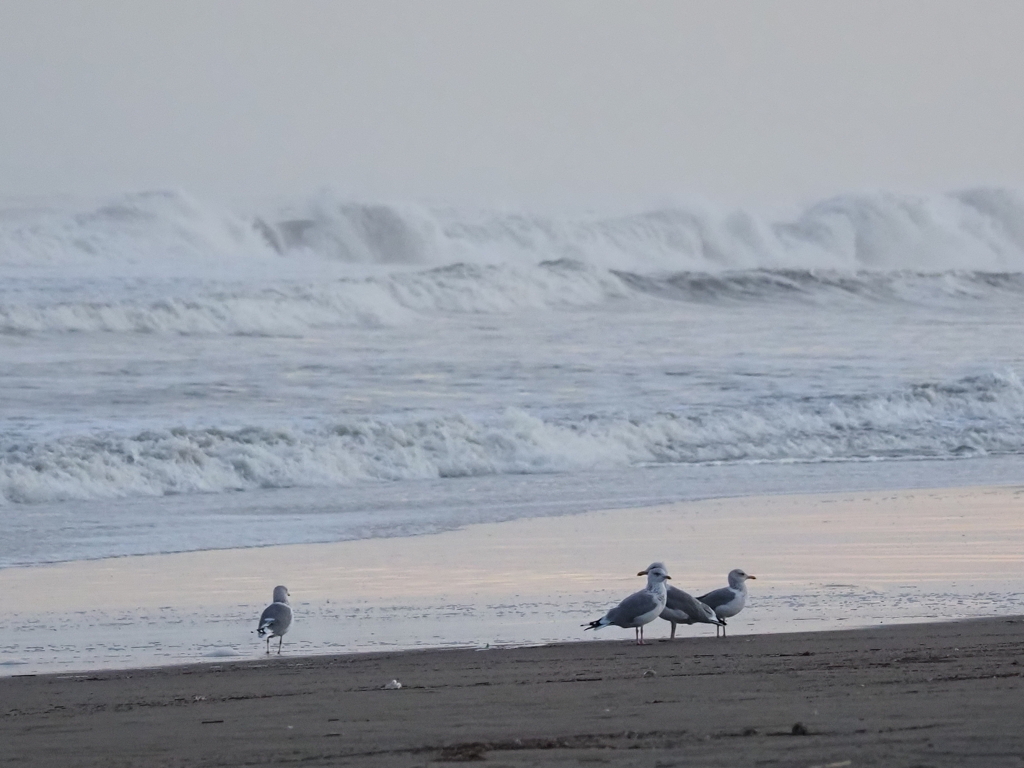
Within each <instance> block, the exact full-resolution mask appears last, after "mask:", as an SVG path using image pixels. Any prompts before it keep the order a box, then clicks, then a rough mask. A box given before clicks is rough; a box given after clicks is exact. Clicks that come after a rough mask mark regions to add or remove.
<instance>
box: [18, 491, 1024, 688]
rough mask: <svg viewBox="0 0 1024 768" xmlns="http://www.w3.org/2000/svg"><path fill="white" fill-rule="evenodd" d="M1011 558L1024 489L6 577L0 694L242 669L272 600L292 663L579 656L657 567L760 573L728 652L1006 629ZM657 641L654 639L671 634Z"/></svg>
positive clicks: (530, 526) (620, 519)
mask: <svg viewBox="0 0 1024 768" xmlns="http://www.w3.org/2000/svg"><path fill="white" fill-rule="evenodd" d="M1022 551H1024V488H1020V487H1013V486H1008V487H993V488H945V489H920V490H907V491H885V492H870V493H868V492H861V493H836V494H823V495H812V496H803V495H792V496H789V495H787V496H761V497H747V498H730V499H710V500H706V501H699V502H684V503H679V504H671V505H665V506H662V507H651V508H646V509H626V510H609V511H600V512H590V513H585V514H580V515H569V516H565V517H557V518H533V519H522V520H515V521H511V522H506V523H488V524H483V525H473V526H468V527H466V528H463V529H460V530H456V531H448V532H446V533H439V534H434V535H426V536H411V537H407V538H397V539H366V540H361V541H347V542H338V543H333V544H307V545H295V546H277V547H266V548H261V549H243V550H222V551H203V552H188V553H183V554H169V555H151V556H145V557H125V558H115V559H110V560H98V561H91V562H75V563H63V564H57V565H51V566H35V567H27V568H6V569H0V677H2V676H6V675H9V674H16V673H28V672H34V673H48V672H70V671H83V670H96V669H103V668H105V669H118V668H119V669H127V668H137V667H143V666H163V665H166V664H170V663H192V662H195V661H201V660H203V659H204V658H214V659H220V658H221V657H224V656H225V655H234V656H238V657H248V658H253V657H254V656H256V655H257V654H258V653H259V652H260V650H261V648H260V642H259V638H257V637H256V635H255V634H253V629H254V628H255V624H256V619H257V617H258V616H259V615H260V612H261V611H262V610H263V608H264V606H265V605H266V604H267V601H268V600H269V599H270V595H271V591H272V589H273V587H274V585H276V584H286V585H287V586H288V588H289V589H290V591H291V595H292V598H291V599H292V603H293V606H294V608H295V612H296V614H295V615H296V620H295V623H294V625H293V626H292V629H291V631H290V632H289V634H288V637H287V639H286V642H285V647H286V649H287V650H289V652H291V653H293V654H299V653H301V654H304V655H311V654H316V653H326V654H338V653H349V652H353V651H369V652H375V651H395V650H415V649H420V648H426V647H437V646H456V645H458V646H463V647H477V646H483V645H491V646H494V645H523V644H538V643H561V642H572V641H577V640H588V641H590V640H591V638H592V637H593V635H594V633H590V632H588V633H585V634H584V633H583V632H582V631H581V630H580V624H581V623H583V622H585V621H589V620H591V619H594V618H597V617H599V616H601V615H602V614H603V613H604V612H605V611H606V610H607V609H608V608H609V607H610V606H611V605H614V604H615V603H616V602H618V601H619V600H620V599H621V598H622V597H623V596H625V595H627V594H629V593H630V592H633V591H634V590H636V589H639V588H640V586H641V585H642V583H643V579H638V578H637V576H636V573H637V571H638V570H639V569H641V568H643V567H645V566H646V565H647V564H648V563H650V562H651V561H653V560H662V561H664V562H666V563H667V564H668V568H669V572H670V573H671V574H672V577H673V582H672V583H673V584H675V585H677V586H680V587H682V588H683V589H686V590H688V591H691V592H693V593H694V594H703V593H704V592H706V591H709V590H711V589H714V588H716V587H719V586H723V585H724V584H725V575H726V573H727V572H728V571H729V570H730V569H731V568H735V567H742V568H744V569H745V570H746V571H747V572H748V573H753V574H755V575H756V576H757V581H756V582H752V583H751V585H750V599H749V602H748V605H747V607H746V608H745V609H744V611H743V612H742V613H741V614H739V615H738V616H736V617H735V618H734V619H732V620H731V622H730V629H731V630H733V631H735V632H736V633H737V634H744V635H749V634H764V633H769V632H792V631H797V630H799V631H808V630H819V629H820V630H829V629H845V628H851V627H861V626H878V625H889V624H894V623H900V622H917V621H941V620H949V619H960V618H974V617H983V616H997V615H1011V614H1020V613H1024V566H1022V560H1021V552H1022ZM660 624H661V625H662V626H660V628H659V627H654V628H652V634H653V636H654V637H663V636H665V635H667V634H668V625H667V624H665V623H664V622H660ZM709 629H710V628H708V627H703V628H702V627H690V628H681V629H680V631H681V632H682V634H683V635H684V636H687V637H692V636H705V635H707V634H708V632H709ZM607 632H608V633H609V634H600V635H597V637H596V638H594V639H606V638H614V637H615V636H616V635H614V634H610V633H611V632H612V630H607ZM619 632H620V634H623V635H625V634H631V633H627V632H621V631H619ZM710 634H712V635H714V632H713V631H711V632H710Z"/></svg>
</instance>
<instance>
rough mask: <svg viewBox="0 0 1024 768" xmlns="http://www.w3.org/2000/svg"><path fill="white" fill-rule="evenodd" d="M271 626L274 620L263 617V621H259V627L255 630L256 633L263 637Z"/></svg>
mask: <svg viewBox="0 0 1024 768" xmlns="http://www.w3.org/2000/svg"><path fill="white" fill-rule="evenodd" d="M273 627H274V620H273V619H264V620H263V621H261V622H260V626H259V629H257V630H256V634H257V635H259V636H260V637H263V636H264V635H265V634H267V632H269V631H270V630H271V629H272V628H273Z"/></svg>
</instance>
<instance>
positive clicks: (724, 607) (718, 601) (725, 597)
mask: <svg viewBox="0 0 1024 768" xmlns="http://www.w3.org/2000/svg"><path fill="white" fill-rule="evenodd" d="M756 578H757V577H756V576H748V575H747V574H746V572H745V571H743V569H742V568H737V569H735V570H733V571H729V586H728V587H722V588H721V589H716V590H715V591H713V592H708V593H707V594H706V595H701V596H700V597H698V598H697V599H698V600H700V601H701V602H702V603H704V604H705V605H707V606H708V607H709V608H711V610H713V611H714V612H715V616H717V617H718V618H719V620H720V621H721V630H722V637H725V620H726V619H728V618H730V617H732V616H735V615H736V614H737V613H739V612H740V611H742V610H743V606H744V604H745V603H746V602H747V585H746V581H747V579H756ZM715 637H718V629H717V628H716V629H715Z"/></svg>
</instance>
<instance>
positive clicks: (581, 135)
mask: <svg viewBox="0 0 1024 768" xmlns="http://www.w3.org/2000/svg"><path fill="white" fill-rule="evenodd" d="M1022 137H1024V2H1020V1H1019V0H1005V1H996V0H962V2H947V1H946V0H918V1H915V2H907V1H905V0H881V1H878V2H876V1H875V0H843V1H842V2H840V1H839V0H806V1H805V0H800V1H795V0H771V2H769V1H768V0H752V1H747V2H742V1H736V2H730V1H729V0H708V1H707V2H687V1H686V0H675V1H669V2H642V1H640V0H629V1H626V0H616V2H606V1H602V0H585V1H579V2H576V1H569V0H539V1H534V0H516V1H515V2H498V1H488V0H464V1H462V2H450V1H447V0H430V1H427V0H420V1H419V2H412V1H411V0H410V1H409V2H391V1H390V0H365V1H364V2H347V1H345V0H319V1H318V0H281V1H280V2H278V1H277V0H121V1H120V2H114V1H112V0H90V1H89V2H78V1H77V0H0V194H14V195H20V194H40V193H43V194H47V193H51V192H70V193H75V194H82V193H88V194H93V193H100V194H108V193H112V192H121V191H128V190H136V189H149V188H167V187H177V188H182V189H185V190H187V191H189V192H191V193H193V194H196V195H198V196H200V197H209V198H214V199H227V200H231V199H236V198H241V199H249V198H254V197H264V196H267V195H271V194H285V195H292V194H303V195H304V194H308V193H311V192H313V191H315V190H317V189H318V188H320V187H323V186H333V187H335V188H337V189H338V190H340V191H342V192H343V193H346V194H355V195H362V196H385V197H390V198H411V199H427V200H435V201H439V200H450V201H452V202H456V203H468V202H477V201H479V202H483V203H491V202H501V201H504V202H515V203H519V204H524V205H527V206H528V205H530V204H531V203H535V202H540V203H545V204H547V203H572V202H581V201H598V200H605V201H606V200H609V199H612V200H614V199H623V200H630V201H652V200H657V199H664V198H665V197H678V196H693V195H696V196H700V197H705V198H708V199H711V200H717V201H721V202H724V203H728V204H750V203H754V204H774V203H782V202H786V201H800V200H810V199H814V198H816V197H820V196H824V195H828V194H832V193H835V192H840V191H846V190H862V189H877V188H885V189H892V190H899V191H917V190H922V191H932V190H945V189H950V188H956V187H962V186H967V185H976V184H986V185H989V184H992V185H1009V186H1014V187H1024V140H1022Z"/></svg>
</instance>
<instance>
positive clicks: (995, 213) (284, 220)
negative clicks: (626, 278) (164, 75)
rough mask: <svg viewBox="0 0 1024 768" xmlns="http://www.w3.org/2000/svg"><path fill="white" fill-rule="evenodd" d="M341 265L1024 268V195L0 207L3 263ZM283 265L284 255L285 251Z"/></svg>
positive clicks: (180, 200)
mask: <svg viewBox="0 0 1024 768" xmlns="http://www.w3.org/2000/svg"><path fill="white" fill-rule="evenodd" d="M301 253H306V254H315V255H316V256H318V257H320V258H322V259H325V260H332V261H341V262H347V263H368V264H385V265H420V266H440V265H445V264H451V263H456V262H467V263H495V262H509V261H515V262H519V263H526V264H536V263H537V262H539V261H552V260H558V259H563V258H568V259H574V260H577V261H581V262H584V263H588V264H594V265H597V266H601V267H606V268H615V269H623V270H631V271H640V272H648V271H652V270H654V271H670V272H683V271H698V272H706V271H711V272H717V271H722V270H738V269H826V270H842V271H857V270H864V269H868V270H882V271H892V270H910V271H922V272H941V271H946V270H967V271H988V272H1006V271H1016V272H1019V271H1021V270H1022V269H1024V199H1022V198H1021V196H1020V195H1019V194H1017V193H1015V192H1011V191H1006V190H999V189H978V190H970V191H964V192H958V193H952V194H946V195H932V196H911V195H903V196H900V195H893V194H882V193H879V194H874V195H842V196H837V197H834V198H831V199H829V200H826V201H823V202H821V203H818V204H815V205H812V206H810V207H809V208H807V209H806V210H805V211H804V212H803V213H801V214H800V215H799V216H797V217H795V218H794V219H793V220H790V221H771V220H766V219H764V218H762V217H758V216H755V215H753V214H751V213H748V212H744V211H720V210H715V209H712V208H709V207H705V208H697V207H675V208H669V207H663V208H660V209H656V210H648V211H642V212H638V213H629V214H617V215H607V214H605V215H596V214H591V215H577V216H565V215H560V216H559V215H541V214H525V213H511V212H500V211H491V212H487V211H483V212H481V211H473V212H469V211H455V210H450V209H428V208H424V207H416V206H410V205H389V204H373V203H364V202H358V201H343V200H338V199H337V198H335V197H332V196H330V195H321V196H319V197H317V198H314V199H312V200H310V201H308V202H305V203H301V204H295V205H291V206H288V207H286V208H282V209H280V210H276V211H274V210H271V211H265V212H262V213H261V214H259V215H241V214H238V213H233V212H229V211H225V210H220V209H218V208H216V207H214V206H210V205H207V204H204V203H200V202H198V201H196V200H194V199H192V198H190V197H189V196H187V195H185V194H183V193H179V192H150V193H140V194H132V195H125V196H123V197H121V198H118V199H116V200H113V201H110V202H108V203H106V204H104V205H101V206H99V207H95V208H92V209H84V210H83V209H78V210H74V209H68V207H67V206H62V207H59V208H54V209H52V210H39V209H38V208H35V209H30V210H25V209H18V208H12V207H8V208H7V209H6V210H0V263H2V264H7V265H22V266H32V265H45V264H61V265H66V264H69V263H83V262H84V263H90V264H94V265H95V264H96V263H97V262H99V263H102V262H114V263H120V264H121V265H122V266H123V265H124V264H126V263H130V264H136V265H148V266H149V267H151V268H152V269H153V270H155V271H156V272H157V273H159V274H165V273H166V271H167V270H168V269H173V268H174V267H175V266H178V265H180V264H188V265H189V266H190V267H195V266H196V265H205V266H206V267H208V268H214V267H216V266H217V265H218V264H219V263H221V262H223V261H225V260H229V261H230V260H232V259H235V260H243V261H248V262H250V263H251V262H253V261H267V260H268V259H270V258H271V256H272V254H281V255H282V256H284V257H285V258H284V259H283V261H285V262H287V261H288V260H289V259H294V258H296V257H297V256H298V255H299V254H301ZM277 261H278V262H280V261H282V259H278V260H277Z"/></svg>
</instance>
